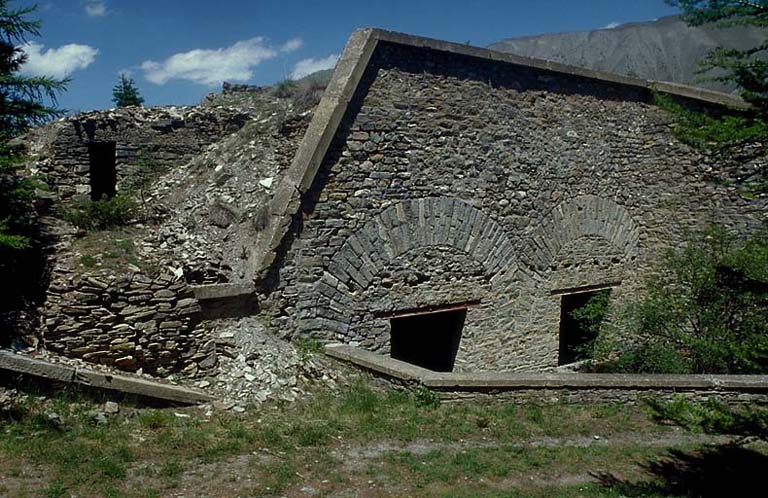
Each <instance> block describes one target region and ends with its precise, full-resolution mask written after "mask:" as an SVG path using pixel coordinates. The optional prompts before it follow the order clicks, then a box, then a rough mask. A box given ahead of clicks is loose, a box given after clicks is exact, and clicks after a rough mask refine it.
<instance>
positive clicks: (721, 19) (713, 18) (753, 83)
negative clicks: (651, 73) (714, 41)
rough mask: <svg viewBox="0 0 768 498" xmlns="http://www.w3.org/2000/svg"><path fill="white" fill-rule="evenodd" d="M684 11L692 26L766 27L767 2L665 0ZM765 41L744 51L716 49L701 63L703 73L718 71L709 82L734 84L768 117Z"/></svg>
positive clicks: (766, 43) (767, 63)
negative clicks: (718, 73)
mask: <svg viewBox="0 0 768 498" xmlns="http://www.w3.org/2000/svg"><path fill="white" fill-rule="evenodd" d="M667 3H669V4H671V5H674V6H676V7H679V8H680V9H682V10H683V18H684V19H685V20H686V21H687V22H688V24H690V25H692V26H700V25H702V24H709V23H715V24H716V25H718V26H721V27H725V26H736V25H750V26H758V27H768V0H749V1H747V0H668V2H667ZM766 55H768V39H766V40H765V41H763V42H762V43H760V44H758V45H757V46H754V47H750V48H747V49H743V50H740V49H735V48H729V47H718V48H717V49H715V50H713V51H712V52H710V53H709V54H708V55H707V57H706V58H705V59H704V60H703V61H701V65H702V71H703V72H704V73H708V72H710V71H713V70H720V71H721V72H722V74H721V75H718V76H712V77H711V79H714V80H717V81H724V82H733V83H736V85H737V86H738V88H739V92H740V93H741V96H742V97H743V98H744V100H746V101H747V102H750V103H751V104H753V105H754V106H755V108H756V109H758V110H759V112H760V113H761V114H762V115H763V116H768V61H767V60H766Z"/></svg>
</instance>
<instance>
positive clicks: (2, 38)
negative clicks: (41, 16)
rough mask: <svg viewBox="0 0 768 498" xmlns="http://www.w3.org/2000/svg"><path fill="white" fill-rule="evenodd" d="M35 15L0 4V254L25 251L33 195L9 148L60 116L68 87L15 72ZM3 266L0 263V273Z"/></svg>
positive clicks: (17, 158)
mask: <svg viewBox="0 0 768 498" xmlns="http://www.w3.org/2000/svg"><path fill="white" fill-rule="evenodd" d="M34 10H35V7H26V8H20V9H12V8H10V7H9V6H8V2H7V0H0V251H6V250H19V249H24V248H26V247H28V245H29V240H30V238H29V231H30V226H31V224H32V223H31V214H30V209H29V203H30V200H31V196H32V192H33V190H34V189H33V187H32V184H31V182H30V181H29V180H26V179H23V178H21V177H19V175H18V174H17V170H18V168H19V163H20V161H21V156H20V152H21V151H19V150H18V149H17V148H14V147H12V146H11V145H10V144H9V142H10V140H11V139H12V138H14V137H16V136H17V135H19V134H21V133H23V132H25V131H26V130H28V129H29V128H30V127H31V126H34V125H38V124H41V123H43V122H45V121H47V120H49V119H50V118H52V117H55V116H58V115H60V114H61V111H59V110H57V109H56V108H55V107H53V105H55V103H56V95H57V93H58V92H60V91H62V90H64V88H65V85H66V83H67V81H66V80H56V79H53V78H49V77H46V76H35V77H28V76H23V75H20V74H19V72H18V71H19V69H20V67H21V66H22V64H24V62H26V58H27V56H26V54H25V53H24V52H23V51H22V50H21V48H20V46H21V45H22V44H23V43H24V42H25V41H26V37H27V36H29V35H33V36H37V35H38V34H39V32H38V29H39V27H40V23H39V21H35V20H29V19H28V18H27V16H28V15H29V14H31V13H32V12H34ZM46 100H48V101H50V102H51V103H52V105H48V104H46V103H45V101H46ZM3 259H4V260H5V261H8V260H9V259H8V258H3ZM2 266H3V263H0V270H2Z"/></svg>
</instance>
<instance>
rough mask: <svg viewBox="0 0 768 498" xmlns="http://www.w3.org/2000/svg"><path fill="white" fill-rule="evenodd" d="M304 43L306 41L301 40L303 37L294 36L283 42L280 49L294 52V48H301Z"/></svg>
mask: <svg viewBox="0 0 768 498" xmlns="http://www.w3.org/2000/svg"><path fill="white" fill-rule="evenodd" d="M302 45H304V42H303V41H302V40H301V38H292V39H290V40H288V41H287V42H285V43H283V46H281V47H280V51H281V52H293V51H294V50H298V49H300V48H301V46H302Z"/></svg>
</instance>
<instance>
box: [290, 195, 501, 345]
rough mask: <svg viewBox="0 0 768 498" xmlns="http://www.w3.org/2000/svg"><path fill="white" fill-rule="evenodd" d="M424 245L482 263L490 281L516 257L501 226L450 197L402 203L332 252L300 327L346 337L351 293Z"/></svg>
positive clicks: (376, 218) (369, 223)
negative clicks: (307, 318) (306, 321)
mask: <svg viewBox="0 0 768 498" xmlns="http://www.w3.org/2000/svg"><path fill="white" fill-rule="evenodd" d="M429 246H441V247H452V248H455V249H457V250H459V251H461V252H463V253H465V254H467V255H468V256H469V257H470V258H472V259H474V260H476V261H477V262H478V263H480V265H482V267H483V269H484V270H485V273H486V276H487V277H488V279H489V280H490V281H491V282H492V283H493V282H495V281H496V280H497V279H494V277H495V276H497V275H499V274H502V273H503V272H504V271H505V270H506V269H508V268H509V267H510V266H512V265H513V263H514V259H515V256H514V255H515V251H514V248H513V246H512V244H511V243H510V241H509V238H508V237H507V235H506V233H505V231H504V228H503V227H502V226H501V225H499V224H498V223H496V222H495V221H494V220H493V219H491V218H490V217H488V216H486V215H485V214H484V213H483V212H482V211H480V210H479V209H477V208H476V207H474V206H472V205H470V204H468V203H466V202H464V201H461V200H459V199H453V198H449V197H428V198H421V199H414V200H407V201H402V202H399V203H397V204H394V205H392V206H389V207H387V208H386V209H384V210H383V211H382V212H381V213H379V214H377V215H376V216H374V217H373V218H372V219H371V220H370V221H368V222H367V223H366V224H365V225H364V226H363V227H362V228H360V229H358V230H357V231H356V232H354V233H353V234H352V235H350V236H349V238H348V239H347V240H346V241H345V242H344V244H343V245H342V246H341V248H340V249H339V250H338V251H337V252H336V254H334V256H333V258H332V259H331V263H330V264H329V265H328V269H327V270H326V271H325V272H324V273H323V275H322V277H321V278H320V280H319V281H318V282H317V284H316V286H315V292H314V293H313V294H314V295H315V296H317V299H316V301H315V302H314V303H312V305H311V306H310V307H311V308H312V309H313V310H312V311H311V312H310V314H309V315H310V316H311V322H309V323H311V324H312V326H311V327H302V328H304V329H305V331H309V330H308V329H313V328H316V327H317V328H319V327H322V328H323V329H325V330H330V331H333V332H335V333H337V334H338V335H340V336H343V335H345V334H346V332H347V330H348V326H349V325H348V324H349V320H350V319H351V316H349V310H351V309H352V306H353V302H354V295H353V293H354V292H356V291H359V290H362V289H365V288H367V287H368V286H369V285H370V284H371V282H372V281H373V279H374V277H375V276H376V275H377V274H379V273H380V272H381V271H383V270H384V269H386V268H387V267H388V266H389V265H390V264H391V263H392V262H393V260H394V259H395V258H397V257H399V256H402V255H404V254H407V253H408V252H409V251H411V250H414V249H417V248H423V247H429Z"/></svg>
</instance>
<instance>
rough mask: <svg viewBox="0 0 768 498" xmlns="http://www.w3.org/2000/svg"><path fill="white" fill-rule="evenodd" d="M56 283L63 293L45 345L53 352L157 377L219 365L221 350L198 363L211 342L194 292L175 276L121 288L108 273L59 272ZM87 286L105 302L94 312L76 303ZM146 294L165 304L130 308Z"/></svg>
mask: <svg viewBox="0 0 768 498" xmlns="http://www.w3.org/2000/svg"><path fill="white" fill-rule="evenodd" d="M52 279H53V281H54V282H55V285H56V288H57V289H58V291H57V293H56V294H55V296H56V297H55V298H53V296H50V295H49V296H50V297H49V300H48V302H47V311H48V312H49V314H50V316H51V318H50V319H49V320H47V321H46V323H45V330H44V333H43V343H44V345H45V346H46V348H48V349H49V350H50V351H52V352H55V353H59V354H62V355H65V356H71V357H75V358H82V359H83V360H86V361H90V362H94V363H100V364H103V365H112V366H114V367H117V368H119V369H121V370H127V371H136V370H138V369H142V370H143V371H144V372H147V373H152V374H157V375H167V374H170V373H173V372H177V371H181V370H183V369H185V368H187V367H189V366H190V365H191V364H192V363H195V364H196V363H197V362H202V361H206V365H210V364H211V363H213V365H215V360H216V359H215V351H210V348H209V350H207V353H208V354H206V355H204V356H202V357H199V358H195V359H193V355H194V353H196V352H197V351H198V349H199V348H201V347H202V346H204V345H206V344H209V343H210V338H208V337H207V334H208V333H207V331H206V329H204V328H202V327H199V326H198V322H199V321H200V317H199V312H200V306H199V304H198V303H197V300H196V299H195V298H194V297H189V296H190V295H191V290H190V288H189V287H188V286H187V285H186V284H185V283H184V282H183V281H182V282H179V280H178V279H177V278H176V277H175V276H169V275H159V276H158V277H156V278H155V279H150V278H147V277H146V276H144V275H141V274H134V275H133V276H132V277H131V278H128V279H127V280H125V281H123V282H121V283H120V285H116V284H117V281H116V279H115V277H114V276H111V275H109V274H106V273H105V274H104V275H101V276H99V277H96V276H93V275H92V276H89V277H86V278H84V279H73V278H71V276H70V274H69V273H68V272H66V271H59V270H58V268H55V269H54V272H53V276H52ZM180 283H181V284H182V285H179V284H180ZM83 286H90V287H89V288H90V289H92V290H91V291H90V292H91V293H92V295H93V296H94V298H93V299H92V300H93V301H94V302H96V303H103V304H98V305H94V306H89V307H88V313H84V312H81V311H85V310H82V308H81V307H78V306H74V305H72V303H75V302H78V301H80V300H81V296H82V294H83V292H82V290H81V289H82V288H83ZM150 288H151V289H153V291H152V292H151V293H150V294H147V293H146V292H147V291H146V290H145V289H150ZM93 289H98V291H96V290H93ZM144 295H148V296H149V297H153V298H158V299H162V300H163V302H160V303H149V302H147V301H142V302H137V301H134V302H132V303H131V304H128V303H129V302H131V300H132V299H133V298H136V297H137V296H144ZM114 312H117V314H115V313H114ZM143 346H144V347H143ZM202 368H206V367H202ZM209 368H210V367H209Z"/></svg>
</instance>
